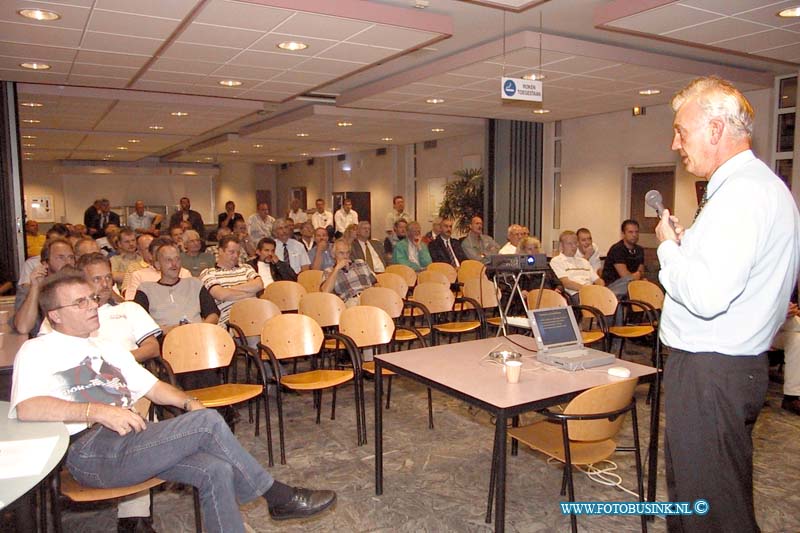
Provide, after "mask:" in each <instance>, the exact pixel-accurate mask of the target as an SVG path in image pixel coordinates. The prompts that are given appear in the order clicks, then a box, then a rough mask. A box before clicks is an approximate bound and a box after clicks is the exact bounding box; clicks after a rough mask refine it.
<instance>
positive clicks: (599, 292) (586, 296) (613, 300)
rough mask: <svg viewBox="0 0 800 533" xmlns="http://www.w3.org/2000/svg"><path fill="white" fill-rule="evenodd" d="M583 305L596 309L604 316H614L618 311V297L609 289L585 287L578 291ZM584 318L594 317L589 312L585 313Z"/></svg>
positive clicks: (593, 286) (596, 286) (595, 286)
mask: <svg viewBox="0 0 800 533" xmlns="http://www.w3.org/2000/svg"><path fill="white" fill-rule="evenodd" d="M578 294H579V295H580V299H581V305H588V306H590V307H594V308H595V309H597V310H598V311H600V313H602V314H603V315H604V316H612V315H613V314H614V313H615V312H616V310H617V297H616V296H615V295H614V293H613V292H611V289H609V288H608V287H602V286H600V285H584V286H583V287H581V290H580V291H578ZM583 316H584V317H587V318H591V317H592V316H593V315H592V314H591V313H589V312H588V311H583Z"/></svg>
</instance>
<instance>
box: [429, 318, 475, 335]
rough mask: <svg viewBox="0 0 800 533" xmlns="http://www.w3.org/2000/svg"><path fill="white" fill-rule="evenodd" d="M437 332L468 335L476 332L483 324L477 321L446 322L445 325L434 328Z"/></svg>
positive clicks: (437, 325)
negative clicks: (470, 332)
mask: <svg viewBox="0 0 800 533" xmlns="http://www.w3.org/2000/svg"><path fill="white" fill-rule="evenodd" d="M433 327H434V329H436V331H441V332H442V333H453V334H455V333H467V332H469V331H475V330H476V329H478V328H480V327H481V323H480V322H478V321H477V320H467V321H465V322H445V323H444V324H436V325H434V326H433Z"/></svg>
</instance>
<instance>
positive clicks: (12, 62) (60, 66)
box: [0, 56, 70, 74]
mask: <svg viewBox="0 0 800 533" xmlns="http://www.w3.org/2000/svg"><path fill="white" fill-rule="evenodd" d="M23 61H25V60H24V59H21V58H19V57H4V56H0V68H3V69H8V70H19V71H21V72H30V73H31V74H48V73H49V74H64V73H67V72H69V67H70V63H67V62H65V61H50V62H48V63H47V64H48V65H50V69H49V70H37V71H31V70H27V69H24V68H22V67H20V66H19V65H20V63H21V62H23Z"/></svg>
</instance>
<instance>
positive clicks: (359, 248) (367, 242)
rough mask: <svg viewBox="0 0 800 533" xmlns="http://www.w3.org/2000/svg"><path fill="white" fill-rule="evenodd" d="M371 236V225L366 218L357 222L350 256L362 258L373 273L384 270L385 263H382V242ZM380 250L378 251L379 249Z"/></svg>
mask: <svg viewBox="0 0 800 533" xmlns="http://www.w3.org/2000/svg"><path fill="white" fill-rule="evenodd" d="M371 236H372V225H371V224H370V223H369V222H367V221H366V220H362V221H361V222H359V223H358V229H357V230H356V238H355V239H353V244H352V253H351V257H352V258H353V259H363V260H364V261H365V262H366V263H367V266H369V269H370V270H372V271H373V272H374V273H375V274H380V273H381V272H386V265H384V264H383V259H381V256H382V255H383V253H382V252H383V244H382V243H381V242H379V241H376V240H375V239H372V238H371ZM379 250H380V251H379Z"/></svg>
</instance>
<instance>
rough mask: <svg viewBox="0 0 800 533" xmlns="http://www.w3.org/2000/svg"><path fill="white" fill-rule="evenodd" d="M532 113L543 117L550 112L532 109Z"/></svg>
mask: <svg viewBox="0 0 800 533" xmlns="http://www.w3.org/2000/svg"><path fill="white" fill-rule="evenodd" d="M533 112H534V113H535V114H537V115H544V114H547V113H549V112H550V110H549V109H534V110H533Z"/></svg>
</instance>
